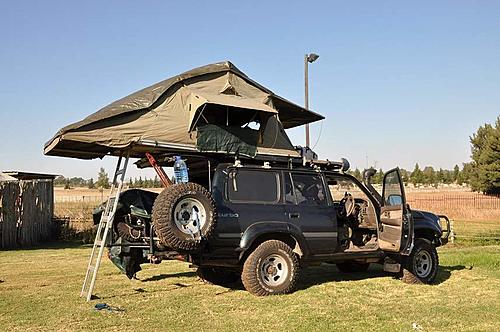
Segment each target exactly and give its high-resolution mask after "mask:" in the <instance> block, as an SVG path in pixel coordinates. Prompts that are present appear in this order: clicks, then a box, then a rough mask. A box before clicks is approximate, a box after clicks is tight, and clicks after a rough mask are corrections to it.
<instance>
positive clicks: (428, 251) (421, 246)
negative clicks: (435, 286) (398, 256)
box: [402, 239, 439, 284]
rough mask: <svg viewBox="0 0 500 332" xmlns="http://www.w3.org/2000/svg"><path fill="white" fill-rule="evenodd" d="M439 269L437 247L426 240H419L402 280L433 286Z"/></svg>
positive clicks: (405, 267)
mask: <svg viewBox="0 0 500 332" xmlns="http://www.w3.org/2000/svg"><path fill="white" fill-rule="evenodd" d="M438 269H439V258H438V254H437V251H436V247H435V246H434V245H433V244H432V243H431V242H430V241H428V240H426V239H417V240H416V241H415V245H414V247H413V250H412V252H411V254H410V256H409V257H408V260H407V261H406V263H405V266H404V269H403V278H402V280H403V281H404V282H406V283H410V284H431V283H432V282H433V281H434V280H435V279H436V276H437V273H438Z"/></svg>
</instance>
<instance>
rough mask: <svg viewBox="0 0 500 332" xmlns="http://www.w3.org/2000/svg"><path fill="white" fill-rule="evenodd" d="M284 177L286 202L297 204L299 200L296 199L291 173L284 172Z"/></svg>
mask: <svg viewBox="0 0 500 332" xmlns="http://www.w3.org/2000/svg"><path fill="white" fill-rule="evenodd" d="M283 177H284V178H283V182H284V183H285V203H290V204H296V203H297V201H296V200H295V193H294V190H293V184H292V179H291V178H290V174H289V173H284V174H283Z"/></svg>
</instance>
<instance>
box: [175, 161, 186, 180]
mask: <svg viewBox="0 0 500 332" xmlns="http://www.w3.org/2000/svg"><path fill="white" fill-rule="evenodd" d="M174 174H175V182H176V183H187V182H189V175H188V168H187V165H186V162H185V161H184V160H182V159H181V157H180V156H175V163H174Z"/></svg>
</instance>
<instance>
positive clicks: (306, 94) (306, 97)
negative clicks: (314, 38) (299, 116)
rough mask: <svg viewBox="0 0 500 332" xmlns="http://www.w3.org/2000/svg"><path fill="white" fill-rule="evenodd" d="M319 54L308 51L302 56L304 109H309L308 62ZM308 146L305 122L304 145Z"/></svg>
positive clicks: (314, 59) (316, 58)
mask: <svg viewBox="0 0 500 332" xmlns="http://www.w3.org/2000/svg"><path fill="white" fill-rule="evenodd" d="M318 58H319V55H317V54H314V53H310V54H306V55H305V56H304V104H305V108H306V110H309V63H313V62H314V61H316V60H318ZM309 146H310V140H309V123H306V147H309Z"/></svg>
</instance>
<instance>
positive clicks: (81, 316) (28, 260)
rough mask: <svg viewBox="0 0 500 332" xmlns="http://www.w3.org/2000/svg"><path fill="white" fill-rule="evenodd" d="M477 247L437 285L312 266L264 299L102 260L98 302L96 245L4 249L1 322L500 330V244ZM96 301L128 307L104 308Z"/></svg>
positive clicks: (183, 269) (463, 250) (171, 266)
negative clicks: (91, 283)
mask: <svg viewBox="0 0 500 332" xmlns="http://www.w3.org/2000/svg"><path fill="white" fill-rule="evenodd" d="M497 225H498V223H494V222H492V223H486V224H482V225H479V224H478V225H476V226H475V228H474V229H476V230H479V232H482V231H484V230H487V229H490V228H491V227H496V226H497ZM459 227H462V225H460V226H459ZM469 229H471V228H469ZM466 230H467V228H466V227H465V224H464V228H463V229H462V230H461V231H462V233H464V234H477V233H474V232H475V231H473V232H472V233H466ZM459 243H460V242H459ZM471 244H473V243H471V242H467V243H463V244H456V245H453V246H446V247H443V248H440V249H439V254H440V260H441V271H440V273H439V275H438V280H437V283H436V284H435V285H432V286H427V285H407V284H404V283H402V282H401V281H400V280H397V279H395V278H393V277H391V276H390V275H387V274H385V273H384V272H383V271H381V270H380V268H377V267H373V268H371V269H370V270H369V271H368V272H367V273H361V274H341V273H339V272H338V271H337V269H336V268H335V267H334V266H333V265H322V266H318V267H311V268H308V269H305V270H304V272H303V274H302V276H301V281H300V284H299V289H298V291H296V292H295V293H293V294H290V295H285V296H273V297H265V298H262V297H255V296H252V295H250V294H249V293H247V292H246V291H244V290H242V287H241V286H237V287H235V288H234V289H229V288H223V287H219V286H212V285H206V284H204V283H203V282H202V281H200V280H199V279H198V278H197V277H196V275H195V273H194V271H193V270H192V269H189V267H188V265H187V264H186V263H182V262H177V261H170V262H163V263H162V264H160V265H146V266H145V268H144V270H143V271H141V272H139V273H138V278H139V279H140V280H131V281H130V280H128V279H127V278H126V277H125V276H124V275H122V274H120V273H119V271H118V270H117V269H116V268H115V267H114V266H113V265H112V264H111V263H110V261H109V260H108V259H104V260H103V265H102V269H101V270H100V275H99V279H98V284H97V288H96V294H97V295H98V296H99V299H96V300H93V301H91V302H90V303H87V302H85V301H84V299H82V298H80V297H78V295H79V291H80V287H81V283H82V279H83V274H84V272H85V267H86V263H87V259H88V255H89V253H90V247H83V246H81V245H79V244H77V243H74V242H73V243H55V244H53V245H51V246H50V245H49V246H46V247H45V248H40V249H32V250H17V251H3V252H0V266H1V267H2V268H1V269H0V326H1V327H2V330H4V331H45V330H96V329H105V330H108V331H118V330H120V331H136V330H153V331H156V330H167V331H170V330H182V331H194V330H196V331H200V330H201V331H245V330H252V331H253V330H258V331H261V330H303V331H334V330H344V331H351V330H352V331H416V330H418V331H444V330H460V331H498V330H500V301H499V299H500V245H498V244H497V245H489V246H473V245H471ZM96 303H107V304H108V305H111V306H113V307H117V308H120V309H122V310H123V311H113V312H108V311H96V310H94V305H95V304H96Z"/></svg>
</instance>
